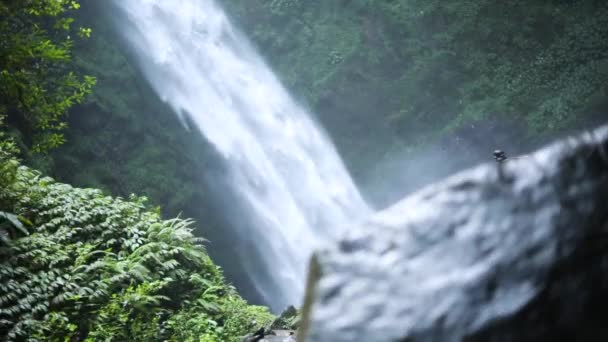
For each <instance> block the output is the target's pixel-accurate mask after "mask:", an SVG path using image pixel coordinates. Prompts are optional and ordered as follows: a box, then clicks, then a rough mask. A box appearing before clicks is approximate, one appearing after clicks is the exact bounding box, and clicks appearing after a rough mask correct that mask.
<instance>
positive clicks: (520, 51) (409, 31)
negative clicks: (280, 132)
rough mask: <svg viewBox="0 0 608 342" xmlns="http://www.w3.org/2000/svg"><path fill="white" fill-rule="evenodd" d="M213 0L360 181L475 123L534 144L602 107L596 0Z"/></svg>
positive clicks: (606, 57)
mask: <svg viewBox="0 0 608 342" xmlns="http://www.w3.org/2000/svg"><path fill="white" fill-rule="evenodd" d="M222 2H223V3H224V5H225V6H226V7H227V8H228V10H229V12H230V13H231V14H232V15H233V16H234V18H235V20H234V21H235V22H237V23H239V24H240V25H241V26H243V27H244V29H245V31H246V33H247V34H248V36H250V37H252V38H253V39H254V40H255V42H256V43H257V45H258V46H260V50H261V52H262V53H263V54H264V55H266V57H267V58H269V59H270V62H271V65H273V66H274V67H275V68H276V69H277V70H278V72H279V74H280V75H281V76H282V78H283V80H284V81H285V82H286V83H287V84H288V85H289V86H290V87H291V88H292V89H294V90H295V92H296V93H298V94H302V95H304V96H305V98H306V100H307V101H308V103H310V104H311V105H312V106H313V108H314V109H315V111H316V112H317V113H319V118H320V120H321V121H322V122H323V123H324V124H325V126H326V127H327V128H328V130H329V131H330V133H331V134H332V138H333V139H334V141H335V142H336V144H337V145H338V148H339V149H340V150H341V154H342V155H343V156H344V157H345V159H346V162H347V164H349V166H350V167H351V169H352V170H353V171H354V174H355V176H357V178H359V179H361V178H364V177H365V175H366V174H367V175H369V174H370V172H373V167H370V165H371V166H373V165H376V164H378V163H379V162H380V161H381V160H382V158H383V156H384V155H386V153H387V151H389V150H394V149H413V150H415V149H416V148H418V147H423V146H424V145H426V144H429V143H432V142H436V141H437V140H439V139H441V138H443V137H446V136H449V135H450V134H453V132H455V131H457V130H459V129H461V128H463V127H470V126H471V125H474V124H476V123H477V122H478V121H483V120H490V119H492V120H496V119H500V120H501V122H516V123H521V126H522V127H524V128H525V130H526V132H525V133H526V134H528V135H529V136H530V137H531V138H535V137H537V136H539V135H549V134H555V133H556V132H558V131H563V130H565V129H569V128H570V127H572V126H573V125H576V124H580V123H581V122H583V121H584V120H585V117H586V116H587V115H588V114H595V113H597V112H603V113H604V114H605V113H606V112H608V102H607V101H606V98H607V97H608V96H607V95H608V93H607V88H606V84H607V82H608V40H607V39H606V37H608V3H607V2H605V1H596V0H580V1H519V0H518V1H499V2H497V1H492V0H480V1H444V0H358V1H341V0H328V1H293V3H296V4H297V6H291V7H288V6H280V7H279V8H280V11H278V10H277V9H276V7H277V4H282V3H283V2H282V1H278V2H274V1H264V0H252V1H247V2H246V3H244V2H242V1H234V0H223V1H222ZM285 3H292V1H288V2H285ZM526 134H522V135H524V136H525V135H526ZM362 137H374V138H373V139H362Z"/></svg>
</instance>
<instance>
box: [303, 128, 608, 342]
mask: <svg viewBox="0 0 608 342" xmlns="http://www.w3.org/2000/svg"><path fill="white" fill-rule="evenodd" d="M498 168H502V169H501V170H498ZM309 281H310V283H309V288H308V293H307V303H306V304H305V307H304V317H303V325H302V328H301V330H302V331H301V332H300V334H299V335H300V341H304V340H305V341H331V342H338V341H433V342H435V341H484V342H485V341H518V342H521V341H608V324H606V319H605V318H606V317H608V127H604V128H601V129H599V130H597V131H595V132H593V133H587V134H584V135H583V136H581V137H579V138H576V139H574V138H571V139H569V140H567V141H563V142H561V143H558V144H555V145H552V146H549V147H547V148H545V149H542V150H540V151H538V152H536V153H535V154H532V155H529V156H526V157H521V158H515V159H510V160H507V161H506V162H504V163H501V164H500V166H499V165H498V164H496V163H488V164H487V165H481V166H479V167H477V168H474V169H471V170H468V171H465V172H462V173H460V174H457V175H455V176H453V177H451V178H449V179H447V180H446V181H444V182H442V183H439V184H435V185H432V186H430V187H427V188H426V189H424V190H422V191H420V192H418V193H416V194H414V195H412V196H410V197H408V198H406V199H405V200H403V201H401V202H399V203H398V204H396V205H394V206H393V207H391V208H389V209H387V210H385V211H382V212H380V213H378V214H377V215H375V216H374V217H372V218H371V219H370V220H368V222H367V223H365V224H364V225H363V226H362V227H358V228H356V229H353V230H351V232H350V233H349V236H347V237H346V238H344V239H343V240H342V241H341V242H340V243H339V244H337V245H335V246H334V247H331V248H329V249H327V250H324V251H320V252H318V253H317V254H316V255H315V257H314V258H313V267H311V276H310V277H309Z"/></svg>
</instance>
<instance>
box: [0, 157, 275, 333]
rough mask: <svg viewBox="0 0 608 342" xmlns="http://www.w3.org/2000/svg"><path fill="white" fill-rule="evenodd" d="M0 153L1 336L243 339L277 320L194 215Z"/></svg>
mask: <svg viewBox="0 0 608 342" xmlns="http://www.w3.org/2000/svg"><path fill="white" fill-rule="evenodd" d="M0 155H1V158H0V170H1V171H2V173H1V174H2V178H1V179H0V238H1V242H0V260H2V261H1V262H0V284H1V285H0V339H3V340H4V339H5V338H6V339H8V340H20V339H21V338H26V337H27V338H30V339H34V340H52V341H66V340H78V341H82V340H87V341H88V340H90V341H101V340H111V341H152V340H170V341H190V340H192V341H218V340H222V341H240V338H241V336H243V335H245V334H246V333H247V332H248V331H249V330H250V329H252V328H254V327H253V326H252V323H251V322H252V321H254V320H255V321H257V322H258V324H260V325H265V324H268V323H270V322H271V320H272V315H270V314H269V313H268V311H267V309H266V308H263V307H255V306H248V305H247V303H246V302H245V301H244V300H243V299H241V297H240V296H239V295H238V294H237V293H236V291H235V290H234V288H233V287H231V286H229V285H228V284H227V283H226V282H225V281H224V277H223V275H222V271H221V270H220V268H219V267H218V266H216V265H215V264H214V263H213V262H212V261H211V259H210V258H209V256H208V255H207V253H206V251H205V249H204V247H203V246H202V244H201V243H202V239H200V238H196V237H194V236H193V235H192V228H191V226H192V222H191V221H188V220H183V219H171V220H162V219H161V218H160V215H159V213H158V211H155V210H151V209H149V208H148V207H147V206H146V204H145V199H144V198H138V197H134V196H133V197H131V198H129V199H128V200H127V199H121V198H112V197H109V196H106V195H104V194H103V193H102V192H101V191H99V190H94V189H79V188H73V187H71V186H69V185H67V184H63V183H58V182H55V181H54V180H53V179H51V178H48V177H44V176H43V175H41V174H40V173H39V172H37V171H34V170H32V169H30V168H27V167H25V166H21V165H19V163H18V162H17V161H16V160H15V159H13V158H12V157H10V154H9V153H7V151H6V148H5V147H3V148H2V149H1V150H0Z"/></svg>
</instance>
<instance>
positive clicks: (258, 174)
mask: <svg viewBox="0 0 608 342" xmlns="http://www.w3.org/2000/svg"><path fill="white" fill-rule="evenodd" d="M114 4H115V5H116V7H117V8H118V9H119V10H120V11H121V12H122V15H124V18H126V19H125V20H122V21H121V23H120V25H121V26H120V30H121V32H122V33H123V34H124V37H125V39H126V40H127V42H128V45H129V46H130V47H131V48H132V50H133V51H132V52H133V53H134V55H135V56H136V58H137V61H138V64H139V66H140V68H141V70H142V72H143V74H144V75H145V77H146V78H147V79H148V81H149V82H150V84H151V86H152V87H153V88H154V89H155V91H156V92H157V93H158V95H159V96H160V97H161V98H162V99H163V100H164V101H166V102H167V103H168V104H169V105H170V106H171V107H172V108H173V110H174V111H175V113H176V114H177V115H180V117H182V118H185V116H187V117H188V118H189V120H188V121H189V122H191V123H193V124H194V125H195V126H196V129H198V130H200V132H201V133H202V134H203V135H204V136H205V137H206V139H207V140H208V141H210V142H211V143H212V144H213V145H214V146H215V148H216V149H217V151H218V152H219V153H220V154H221V155H222V157H223V158H224V160H225V163H226V166H227V169H228V170H229V172H227V174H226V175H225V177H227V179H228V180H229V182H228V184H230V187H231V189H230V191H233V192H234V193H235V194H236V195H237V198H238V199H239V201H241V203H239V205H238V206H236V205H235V207H239V208H241V209H240V210H239V212H238V213H236V214H235V213H234V212H232V211H231V208H226V209H227V210H226V212H227V214H230V215H238V216H240V217H245V218H247V219H248V220H247V221H248V222H251V224H248V225H242V224H241V225H235V226H234V227H233V228H232V229H239V230H240V231H238V232H237V234H238V236H240V237H242V239H239V241H235V255H237V256H238V257H239V259H240V260H239V262H242V263H243V264H244V265H245V266H246V268H247V270H248V276H249V277H251V279H252V281H253V283H254V284H255V286H256V287H257V290H258V291H259V292H260V293H261V294H262V295H263V296H264V298H265V300H266V303H267V304H269V305H270V306H271V307H272V308H273V309H274V310H280V309H282V308H284V307H285V306H286V305H289V304H295V305H298V304H300V302H301V298H302V294H303V291H304V283H305V280H304V278H305V272H306V266H307V262H308V258H309V256H310V253H311V252H312V250H313V249H314V248H316V247H318V246H320V245H321V244H323V243H327V242H328V241H331V240H333V239H335V238H336V237H337V236H339V235H340V234H342V233H343V232H344V230H345V229H347V228H348V227H349V225H350V224H353V221H354V220H356V219H357V218H359V217H362V216H363V215H366V213H367V212H368V210H369V209H368V208H367V206H366V204H365V203H364V201H363V200H362V198H361V196H360V194H359V192H358V190H357V188H356V187H355V185H354V184H353V181H352V180H351V178H350V176H349V174H348V172H347V171H346V169H345V167H344V165H343V163H342V161H341V160H340V157H339V156H338V154H337V153H336V150H335V148H334V146H333V145H332V143H331V142H330V140H329V139H328V138H327V137H326V135H325V133H324V132H323V131H322V130H321V129H320V128H319V127H318V126H317V124H316V123H315V122H314V120H312V118H311V116H310V114H309V113H308V112H307V111H306V110H305V109H304V108H303V107H302V106H300V105H299V104H298V103H296V102H295V101H294V99H293V98H292V97H291V96H290V95H289V94H288V92H287V91H286V90H285V88H284V87H283V86H282V85H281V83H280V82H279V81H278V80H277V78H276V77H275V75H274V74H273V73H272V71H271V70H270V69H269V68H268V66H267V65H266V64H265V63H264V61H263V59H262V58H260V56H259V55H258V54H257V53H256V51H255V49H254V48H253V47H252V45H251V44H250V43H249V42H248V40H247V39H246V38H245V36H244V35H243V34H241V33H240V32H239V31H238V30H237V29H236V28H235V27H234V26H233V25H232V24H231V22H230V20H229V18H228V17H227V16H226V14H225V13H224V12H223V10H222V9H221V8H220V7H219V6H218V5H217V4H216V3H215V2H214V1H211V0H183V1H180V2H179V3H178V2H174V1H166V0H165V1H163V0H129V1H125V0H116V1H115V2H114ZM201 172H205V170H201ZM242 208H245V209H242ZM251 240H254V241H256V243H255V244H251V243H249V244H248V246H252V245H253V246H255V248H256V249H257V250H256V253H247V252H246V251H247V249H246V248H239V244H247V241H249V242H250V241H251ZM252 258H253V259H255V260H251V259H252ZM248 265H250V266H248ZM260 265H261V268H262V269H263V270H264V271H263V272H260V271H259V270H257V269H255V268H256V267H258V268H259V267H260Z"/></svg>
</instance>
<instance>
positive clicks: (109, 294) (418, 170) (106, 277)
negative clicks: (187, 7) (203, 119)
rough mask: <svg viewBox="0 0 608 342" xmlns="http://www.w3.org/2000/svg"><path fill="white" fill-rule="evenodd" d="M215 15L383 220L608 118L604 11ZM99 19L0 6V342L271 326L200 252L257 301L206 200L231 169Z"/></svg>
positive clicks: (62, 3) (573, 7)
mask: <svg viewBox="0 0 608 342" xmlns="http://www.w3.org/2000/svg"><path fill="white" fill-rule="evenodd" d="M219 2H220V3H221V4H222V5H223V6H224V7H225V8H226V10H227V11H228V13H229V14H230V16H231V18H232V20H233V22H234V23H236V24H237V25H238V26H239V27H240V28H241V29H242V30H243V31H244V33H245V34H246V35H247V36H248V37H249V38H250V39H252V41H253V42H254V44H255V45H256V46H257V47H258V49H259V51H260V52H261V53H262V54H263V55H264V56H265V58H266V60H267V62H268V64H269V65H270V66H271V67H272V68H274V69H275V70H276V71H277V73H278V75H279V77H280V78H281V80H282V81H283V82H284V83H285V85H286V86H287V88H288V89H289V90H290V91H292V92H293V93H294V94H295V96H296V97H297V98H299V99H300V100H301V102H303V103H304V104H305V105H307V106H309V107H310V108H311V109H312V111H313V112H314V113H316V115H317V118H318V120H319V121H320V122H321V123H322V124H323V126H324V128H325V129H326V130H327V131H328V133H329V135H330V136H331V138H332V140H333V141H334V142H335V143H336V145H337V147H338V149H339V151H340V154H341V155H342V156H343V158H344V159H345V162H346V163H347V165H348V167H349V170H350V171H351V173H352V174H353V175H354V177H355V180H356V181H357V182H358V183H359V184H361V185H362V188H363V192H364V195H365V196H366V197H367V198H368V199H369V200H370V202H372V203H373V204H375V205H377V206H379V207H381V206H385V205H387V204H389V203H391V202H392V201H393V200H395V199H396V198H399V197H401V196H402V195H404V194H405V193H407V192H409V191H412V190H413V189H415V188H417V187H419V186H420V185H421V184H424V183H428V182H430V181H432V180H435V179H436V178H437V177H440V176H445V175H447V174H449V173H451V172H453V171H455V170H457V169H460V168H462V167H464V166H467V165H471V164H473V163H476V162H479V161H480V160H485V158H489V157H490V155H489V153H488V152H489V151H491V150H493V149H494V148H495V147H504V148H506V149H511V150H512V151H514V152H524V151H527V150H528V149H530V148H531V147H533V146H536V145H537V144H538V143H539V142H544V141H546V140H547V139H548V138H552V137H555V136H558V135H561V134H563V133H567V132H570V131H571V130H574V129H578V128H581V127H588V126H590V125H594V124H597V123H599V122H603V121H606V119H607V118H608V96H607V95H608V86H607V85H608V39H607V37H608V2H606V1H599V0H572V1H564V0H552V1H540V0H539V1H536V0H535V1H522V0H518V1H492V0H479V1H464V0H463V1H441V0H354V1H343V0H328V1H307V0H273V1H262V0H251V1H249V0H248V1H234V0H222V1H219ZM103 3H104V1H96V0H83V1H72V0H3V1H0V131H1V133H0V261H1V264H0V279H1V282H0V283H1V287H0V339H4V338H8V339H12V340H19V339H20V338H22V337H24V336H32V337H33V338H43V336H44V337H49V336H51V337H53V338H55V337H56V338H57V339H59V338H62V339H64V338H70V337H73V338H75V339H81V340H82V339H85V338H87V337H88V338H90V339H92V340H96V339H105V338H115V339H118V340H130V339H134V340H136V339H139V340H149V339H159V338H166V339H169V340H171V339H173V340H188V338H194V337H195V336H196V338H199V337H200V336H207V337H208V339H209V340H211V341H212V340H216V339H218V338H219V339H226V340H231V339H235V338H237V336H240V335H243V334H244V333H246V332H247V331H248V329H250V328H252V327H251V326H250V322H251V320H253V319H256V320H257V321H258V322H259V323H260V324H263V323H265V322H267V321H270V320H271V319H272V316H271V315H270V314H269V313H268V312H267V311H265V309H263V308H260V307H255V306H248V305H247V304H246V302H245V301H244V300H243V299H241V297H240V296H239V295H238V294H237V293H236V292H235V290H234V289H233V288H232V287H231V285H229V284H228V282H226V281H225V279H224V275H223V272H222V270H220V269H219V268H217V267H216V266H215V264H214V263H213V262H212V261H211V259H210V258H209V256H208V255H207V252H206V250H205V249H204V248H203V247H202V245H201V244H200V241H199V239H197V238H195V236H204V237H205V238H208V239H209V240H211V244H210V246H209V247H208V248H209V253H210V255H211V258H213V260H215V261H217V262H218V263H219V264H221V265H222V266H223V267H224V269H225V273H226V277H227V278H228V279H229V280H230V281H232V282H234V283H235V285H236V286H237V287H238V290H239V292H240V293H241V294H243V295H244V296H245V297H247V298H248V299H253V301H254V302H256V301H259V298H258V297H257V296H256V293H255V290H254V289H252V286H251V284H248V283H247V278H246V277H245V276H244V275H243V274H242V272H243V270H242V269H241V268H240V267H241V266H240V265H239V262H238V260H235V258H234V257H233V253H232V251H231V239H233V238H234V237H233V236H230V235H229V234H228V233H227V231H226V230H225V229H223V227H224V225H225V224H226V222H225V220H224V219H223V218H222V217H221V215H220V211H218V210H217V208H218V206H221V205H223V202H222V201H221V200H219V201H218V200H217V199H216V198H214V197H213V196H212V192H213V191H214V188H213V185H212V184H209V182H208V179H212V178H213V177H208V176H209V175H212V176H213V175H221V174H222V172H223V170H222V168H221V166H220V165H219V163H218V160H217V156H216V155H215V152H214V150H213V148H212V147H211V146H209V144H208V143H207V142H206V141H205V140H204V138H202V137H201V136H200V134H199V133H198V132H196V131H195V130H186V129H185V128H184V126H183V125H182V123H180V121H179V120H178V119H177V118H176V117H175V115H173V113H172V111H171V109H170V108H169V107H168V106H167V105H166V104H164V103H163V102H162V101H161V100H160V99H159V98H158V97H157V96H156V94H155V93H154V92H153V91H152V90H151V89H150V87H149V86H148V85H147V83H146V81H145V80H144V79H143V77H142V76H141V74H140V72H139V70H138V69H137V67H136V66H135V65H134V62H133V61H132V59H131V56H129V55H128V54H127V53H126V52H125V49H124V48H123V45H122V44H124V42H122V41H121V40H120V39H119V38H118V35H117V32H116V28H115V27H114V26H113V24H112V21H110V20H108V18H107V16H104V15H100V13H104V12H103V11H102V7H103ZM498 145H507V146H498ZM486 153H487V155H486ZM35 169H36V170H38V171H36V170H35ZM431 169H432V170H431ZM422 173H424V174H422ZM203 174H204V175H203ZM45 175H49V176H52V177H54V178H55V179H57V181H55V180H53V179H50V178H47V177H46V176H45ZM204 176H207V177H204ZM66 183H67V184H71V185H67V184H66ZM72 186H74V187H72ZM78 187H83V188H97V189H99V190H91V189H81V188H78ZM132 193H137V194H139V195H141V196H146V197H147V198H149V201H148V202H146V201H145V200H143V199H142V198H140V197H137V196H134V197H130V195H131V194H132ZM124 198H128V199H124ZM148 203H149V204H148ZM159 205H160V208H156V206H159ZM180 213H183V215H184V216H187V217H193V218H194V219H195V221H196V223H194V224H193V223H192V222H191V221H189V220H181V219H169V220H167V219H168V218H170V217H175V216H177V215H178V214H180ZM125 302H126V303H128V305H123V303H125Z"/></svg>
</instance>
